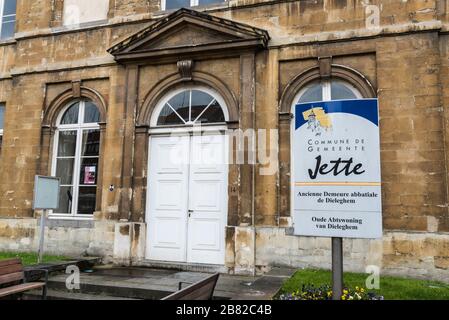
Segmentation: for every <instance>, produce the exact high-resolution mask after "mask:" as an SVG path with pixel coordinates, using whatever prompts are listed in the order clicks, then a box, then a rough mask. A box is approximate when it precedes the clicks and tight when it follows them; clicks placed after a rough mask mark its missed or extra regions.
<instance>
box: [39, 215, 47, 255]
mask: <svg viewBox="0 0 449 320" xmlns="http://www.w3.org/2000/svg"><path fill="white" fill-rule="evenodd" d="M46 215H47V210H44V211H43V212H42V215H41V228H40V239H39V252H38V257H37V263H42V256H43V254H44V236H45V220H46Z"/></svg>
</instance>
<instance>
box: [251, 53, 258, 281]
mask: <svg viewBox="0 0 449 320" xmlns="http://www.w3.org/2000/svg"><path fill="white" fill-rule="evenodd" d="M253 63H254V66H253V70H254V75H253V77H254V80H253V86H254V87H253V91H254V100H253V104H252V109H253V110H252V111H253V128H254V130H253V141H254V143H253V152H254V162H255V163H254V164H253V170H251V180H252V181H251V193H252V194H251V217H252V225H253V250H254V251H253V259H254V261H253V277H255V276H256V247H257V245H256V232H257V229H256V215H255V213H256V209H255V206H256V199H255V196H256V168H257V165H256V164H257V146H258V141H257V134H256V83H255V82H256V79H255V78H256V74H255V72H256V71H255V70H256V61H255V59H254V60H253Z"/></svg>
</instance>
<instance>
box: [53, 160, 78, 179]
mask: <svg viewBox="0 0 449 320" xmlns="http://www.w3.org/2000/svg"><path fill="white" fill-rule="evenodd" d="M74 163H75V159H74V158H70V159H58V160H57V164H56V176H57V177H59V178H61V185H71V184H72V183H73V165H74Z"/></svg>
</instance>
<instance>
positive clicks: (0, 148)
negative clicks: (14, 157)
mask: <svg viewBox="0 0 449 320" xmlns="http://www.w3.org/2000/svg"><path fill="white" fill-rule="evenodd" d="M2 143H3V136H2V135H0V154H1V152H2Z"/></svg>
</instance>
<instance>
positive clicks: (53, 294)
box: [23, 289, 139, 300]
mask: <svg viewBox="0 0 449 320" xmlns="http://www.w3.org/2000/svg"><path fill="white" fill-rule="evenodd" d="M41 297H42V291H41V290H33V291H29V292H28V293H26V294H25V295H24V296H23V299H24V300H41ZM47 300H139V299H133V298H127V297H115V296H107V295H102V294H87V293H80V292H69V291H59V290H52V289H49V290H48V291H47Z"/></svg>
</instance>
